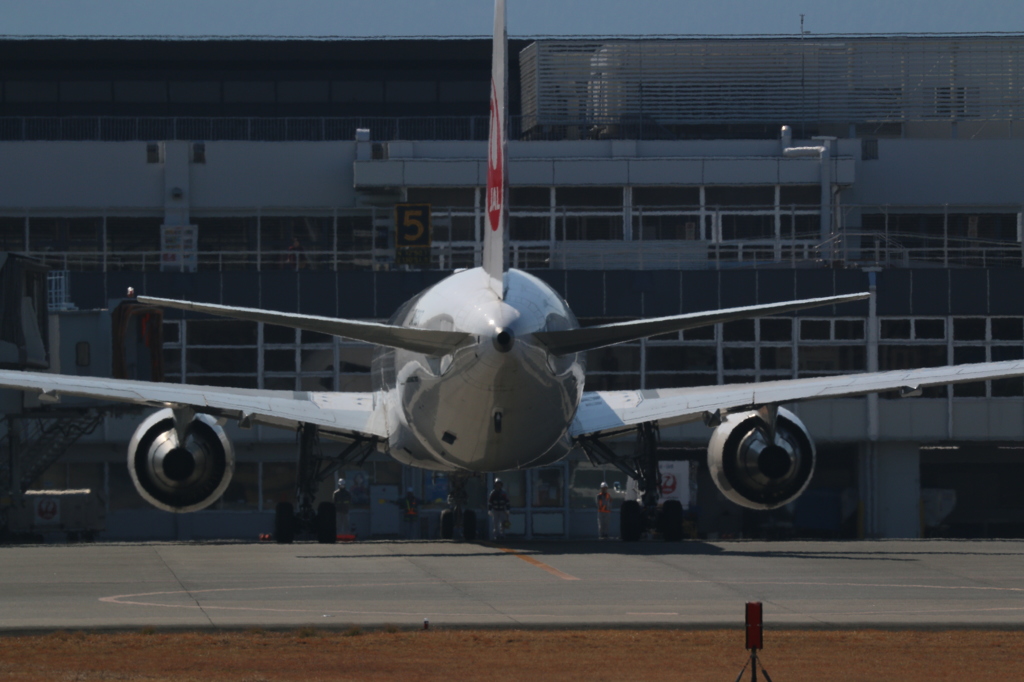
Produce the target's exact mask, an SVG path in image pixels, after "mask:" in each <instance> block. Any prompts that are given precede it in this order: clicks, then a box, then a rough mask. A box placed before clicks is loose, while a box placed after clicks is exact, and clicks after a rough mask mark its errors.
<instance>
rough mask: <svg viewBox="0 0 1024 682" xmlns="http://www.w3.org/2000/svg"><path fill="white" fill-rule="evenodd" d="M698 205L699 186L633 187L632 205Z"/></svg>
mask: <svg viewBox="0 0 1024 682" xmlns="http://www.w3.org/2000/svg"><path fill="white" fill-rule="evenodd" d="M647 206H651V207H655V206H670V207H680V206H700V188H699V187H634V188H633V207H634V208H636V207H647Z"/></svg>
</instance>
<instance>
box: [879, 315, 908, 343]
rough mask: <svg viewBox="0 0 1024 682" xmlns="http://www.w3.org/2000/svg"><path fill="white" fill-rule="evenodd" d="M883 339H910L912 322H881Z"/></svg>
mask: <svg viewBox="0 0 1024 682" xmlns="http://www.w3.org/2000/svg"><path fill="white" fill-rule="evenodd" d="M880 322H881V324H880V327H881V328H880V332H881V333H880V335H881V337H882V338H883V339H910V320H885V319H883V320H881V321H880Z"/></svg>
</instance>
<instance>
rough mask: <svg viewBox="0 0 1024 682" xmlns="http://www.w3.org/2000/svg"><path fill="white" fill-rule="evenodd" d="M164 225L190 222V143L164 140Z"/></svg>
mask: <svg viewBox="0 0 1024 682" xmlns="http://www.w3.org/2000/svg"><path fill="white" fill-rule="evenodd" d="M163 144H164V225H188V224H189V195H190V193H189V184H190V183H189V179H190V178H189V172H190V168H189V166H190V164H189V143H188V142H183V141H180V140H174V141H168V142H164V143H163Z"/></svg>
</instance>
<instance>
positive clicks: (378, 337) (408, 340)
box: [139, 296, 470, 355]
mask: <svg viewBox="0 0 1024 682" xmlns="http://www.w3.org/2000/svg"><path fill="white" fill-rule="evenodd" d="M139 302H140V303H145V304H147V305H155V306H162V307H165V308H177V309H179V310H190V311H193V312H197V313H207V314H209V315H220V316H221V317H230V318H233V319H236V320H248V321H250V322H265V323H267V324H276V325H280V326H282V327H291V328H292V329H303V330H305V331H311V332H319V333H321V334H331V335H333V336H344V337H345V338H348V339H354V340H356V341H365V342H367V343H373V344H377V345H378V346H387V347H389V348H399V349H402V350H407V351H412V352H414V353H424V354H426V355H447V354H448V353H451V352H452V351H454V350H455V349H456V348H458V347H459V346H461V345H462V344H463V343H465V342H466V341H467V340H468V339H469V338H470V335H469V334H466V333H465V332H447V331H438V330H434V329H416V328H410V327H396V326H394V325H389V324H378V323H376V322H357V321H354V320H341V319H337V318H333V317H319V316H317V315H300V314H298V313H282V312H276V311H273V310H260V309H258V308H236V307H233V306H226V305H214V304H212V303H192V302H191V301H174V300H171V299H166V298H152V297H149V296H139Z"/></svg>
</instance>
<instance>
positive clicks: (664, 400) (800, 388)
mask: <svg viewBox="0 0 1024 682" xmlns="http://www.w3.org/2000/svg"><path fill="white" fill-rule="evenodd" d="M1019 376H1024V360H1009V361H1006V362H981V363H977V364H971V365H953V366H948V367H929V368H925V369H910V370H895V371H889V372H872V373H864V374H844V375H838V376H826V377H813V378H810V379H790V380H784V381H766V382H762V383H753V384H726V385H724V386H698V387H693V388H660V389H652V390H639V391H590V392H587V393H584V394H583V400H582V401H581V402H580V407H579V410H577V412H576V417H575V419H574V420H573V423H572V426H571V427H570V428H569V433H570V435H572V436H574V437H576V436H586V435H592V434H600V433H603V432H612V431H617V430H619V429H622V428H624V427H628V426H631V425H635V424H641V423H643V422H651V421H654V422H658V424H659V425H660V426H663V427H664V426H671V425H673V424H683V423H686V422H691V421H697V420H698V419H701V417H702V416H703V415H704V413H705V412H710V413H714V412H715V411H717V410H722V411H723V412H725V411H733V412H735V411H741V410H747V409H753V408H757V407H760V406H762V405H769V404H775V405H778V404H782V403H792V402H799V401H802V400H816V399H819V398H849V397H852V396H860V395H865V394H867V393H877V392H879V391H892V390H899V391H901V392H903V393H904V394H913V393H915V392H916V391H917V390H918V389H922V388H926V387H929V386H943V385H945V384H958V383H965V382H970V381H985V380H986V379H1005V378H1009V377H1019Z"/></svg>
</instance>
